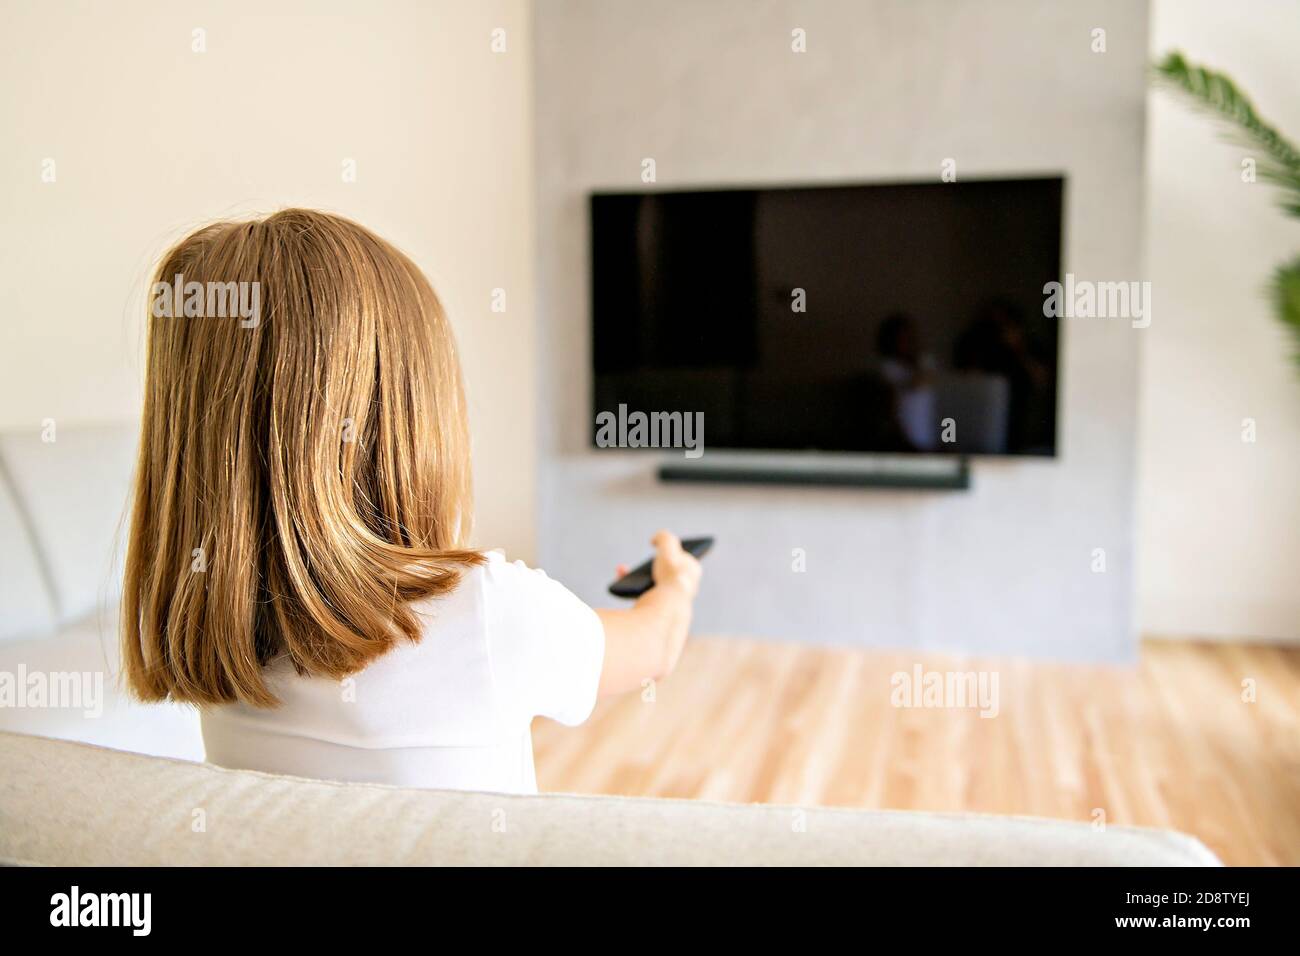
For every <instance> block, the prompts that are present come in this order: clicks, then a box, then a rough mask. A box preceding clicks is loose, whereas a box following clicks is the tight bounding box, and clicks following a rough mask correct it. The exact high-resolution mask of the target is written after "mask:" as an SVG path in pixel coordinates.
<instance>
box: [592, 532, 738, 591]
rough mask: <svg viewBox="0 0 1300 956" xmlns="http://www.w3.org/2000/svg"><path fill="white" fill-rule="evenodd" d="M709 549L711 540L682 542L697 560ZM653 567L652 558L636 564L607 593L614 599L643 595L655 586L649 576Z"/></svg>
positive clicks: (685, 539) (702, 539) (691, 539)
mask: <svg viewBox="0 0 1300 956" xmlns="http://www.w3.org/2000/svg"><path fill="white" fill-rule="evenodd" d="M711 547H713V539H712V538H684V539H683V540H682V549H683V550H685V551H689V552H690V553H691V554H693V555H695V556H696V557H697V558H702V557H704V556H705V555H706V554H708V553H709V548H711ZM653 566H654V558H651V559H650V560H649V561H647V562H646V563H645V564H638V565H637V566H636V567H635V568H633V569H632V570H631V571H629V572H628V573H627V574H625V575H623V576H622V577H621V578H619V579H618V580H617V581H615V582H614V583H613V584H611V585H610V586H609V593H610V594H612V595H614V597H621V598H636V597H640V596H641V595H642V594H645V592H646V591H649V590H650V589H651V588H652V587H654V586H655V581H654V578H653V577H652V576H651V574H650V569H651V567H653Z"/></svg>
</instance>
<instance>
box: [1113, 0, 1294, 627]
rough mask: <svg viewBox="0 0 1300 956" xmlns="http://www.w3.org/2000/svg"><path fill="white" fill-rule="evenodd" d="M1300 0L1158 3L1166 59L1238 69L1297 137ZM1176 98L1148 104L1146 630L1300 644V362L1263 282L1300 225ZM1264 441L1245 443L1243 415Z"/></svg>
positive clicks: (1158, 32)
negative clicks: (1179, 53)
mask: <svg viewBox="0 0 1300 956" xmlns="http://www.w3.org/2000/svg"><path fill="white" fill-rule="evenodd" d="M1297 42H1300V4H1296V3H1295V2H1293V0H1288V2H1268V0H1261V2H1255V3H1251V4H1249V5H1248V6H1247V7H1242V8H1240V9H1238V10H1236V11H1235V12H1234V13H1231V14H1230V13H1228V12H1227V10H1226V9H1225V7H1224V5H1223V4H1222V3H1217V2H1213V0H1177V2H1169V0H1158V2H1157V3H1156V4H1155V5H1154V7H1153V24H1152V42H1151V50H1152V55H1153V56H1159V55H1161V54H1163V53H1164V52H1166V51H1168V50H1170V49H1175V48H1177V49H1181V50H1183V52H1184V53H1185V54H1186V55H1187V56H1188V57H1189V58H1190V59H1192V60H1194V61H1196V62H1199V63H1203V64H1205V65H1207V66H1212V67H1214V68H1217V69H1220V70H1222V71H1223V72H1225V73H1227V74H1228V75H1229V76H1231V77H1233V79H1234V80H1235V81H1236V82H1237V83H1238V84H1239V85H1240V86H1241V87H1242V89H1244V90H1245V91H1246V93H1247V94H1249V95H1250V96H1251V97H1252V98H1253V100H1254V101H1255V105H1256V108H1257V109H1258V110H1259V111H1260V113H1261V114H1262V115H1263V116H1264V117H1265V118H1266V119H1268V120H1269V121H1270V122H1272V123H1273V124H1274V125H1275V126H1277V127H1278V128H1279V130H1280V131H1281V132H1282V133H1283V134H1284V135H1286V136H1287V137H1289V138H1290V139H1291V141H1292V142H1300V87H1297V85H1296V75H1295V74H1296V71H1295V66H1296V56H1297V54H1296V45H1297ZM1219 130H1220V127H1219V126H1218V125H1217V124H1215V123H1214V122H1212V121H1211V120H1210V118H1209V117H1207V116H1206V115H1204V114H1201V113H1198V112H1195V111H1194V110H1192V109H1190V108H1189V107H1188V106H1187V104H1186V102H1185V101H1184V100H1182V99H1181V98H1179V97H1176V96H1175V95H1174V94H1172V93H1169V92H1153V93H1152V94H1151V97H1150V127H1149V131H1148V144H1147V148H1148V173H1147V210H1148V225H1147V262H1148V265H1149V270H1150V278H1151V281H1152V283H1153V289H1154V294H1155V301H1156V304H1157V305H1156V309H1157V312H1156V318H1155V320H1154V321H1153V323H1152V326H1151V328H1150V329H1148V330H1147V332H1148V335H1147V337H1146V343H1145V353H1144V358H1143V362H1144V365H1143V378H1142V418H1141V442H1140V447H1141V449H1142V455H1141V459H1140V475H1141V482H1140V487H1141V497H1140V502H1141V505H1140V517H1141V538H1140V543H1141V564H1140V582H1141V584H1140V594H1141V601H1140V604H1139V609H1140V620H1141V623H1142V628H1143V630H1144V631H1146V632H1150V633H1158V634H1167V635H1178V636H1181V635H1204V636H1214V637H1225V638H1252V637H1256V638H1258V637H1265V638H1290V639H1293V640H1294V639H1300V588H1297V586H1296V581H1297V567H1300V492H1297V485H1298V484H1300V367H1297V365H1296V364H1295V362H1294V361H1293V360H1292V358H1291V356H1292V355H1293V353H1294V345H1293V343H1292V341H1291V340H1289V339H1288V338H1287V336H1286V335H1285V333H1284V331H1283V327H1282V325H1281V323H1280V322H1278V321H1277V319H1276V318H1274V315H1273V313H1272V310H1271V309H1270V307H1269V305H1268V302H1267V300H1266V298H1265V296H1264V293H1263V289H1264V287H1265V284H1266V282H1267V280H1268V277H1269V274H1270V273H1271V271H1272V269H1273V267H1274V266H1275V265H1277V264H1279V263H1280V262H1282V261H1284V260H1289V259H1290V258H1292V257H1293V256H1295V255H1296V254H1297V253H1300V220H1296V219H1294V218H1287V217H1286V216H1284V215H1283V214H1282V212H1281V211H1280V210H1279V209H1278V208H1277V206H1276V205H1275V200H1276V197H1277V192H1276V191H1275V190H1274V189H1273V188H1272V187H1270V186H1269V185H1268V184H1266V183H1264V182H1262V181H1261V182H1257V183H1253V184H1248V183H1244V182H1242V179H1241V173H1242V168H1241V161H1242V158H1243V157H1245V156H1250V155H1254V153H1253V152H1252V150H1251V149H1250V148H1248V147H1245V146H1242V145H1240V144H1233V143H1230V142H1225V140H1224V138H1223V137H1222V135H1221V134H1220V132H1219ZM1247 418H1251V419H1254V420H1255V429H1256V441H1255V442H1254V443H1253V444H1251V443H1247V442H1244V441H1243V440H1242V435H1243V428H1242V422H1243V420H1244V419H1247Z"/></svg>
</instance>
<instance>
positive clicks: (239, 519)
mask: <svg viewBox="0 0 1300 956" xmlns="http://www.w3.org/2000/svg"><path fill="white" fill-rule="evenodd" d="M173 283H174V284H175V286H176V288H175V289H173V292H174V293H175V296H176V302H177V304H178V305H182V307H181V308H178V309H176V310H162V311H163V312H164V313H170V314H171V315H172V316H174V317H151V318H150V319H149V337H148V359H147V381H146V385H145V401H144V420H143V430H142V435H141V449H140V461H139V467H138V473H137V476H136V486H135V500H134V506H133V510H132V518H131V530H130V543H129V549H128V556H127V564H126V577H125V595H124V599H123V646H124V660H125V668H126V676H127V680H128V682H129V685H130V687H131V690H132V691H133V692H134V693H135V694H136V695H137V696H138V697H140V698H142V699H144V700H149V701H157V700H173V701H184V702H188V703H193V704H195V705H198V706H199V707H200V708H201V710H202V718H203V737H204V743H205V746H206V749H207V755H208V759H209V760H211V761H212V762H214V763H217V764H220V765H222V766H227V767H242V768H250V769H254V770H263V771H269V772H274V773H286V774H294V775H297V776H304V777H317V778H326V779H337V780H365V781H375V782H381V783H389V784H398V785H403V786H416V787H445V788H458V789H475V790H494V791H503V792H516V793H530V792H536V789H537V783H536V779H535V776H534V772H533V755H532V740H531V737H530V733H529V725H530V723H531V721H532V719H533V717H535V716H537V715H542V716H546V717H551V718H553V719H555V720H558V721H561V722H563V723H566V724H570V725H572V724H579V723H581V722H582V721H583V720H585V719H586V718H587V716H588V714H590V713H591V709H592V706H593V705H594V703H595V700H596V697H597V696H598V695H607V694H617V693H621V692H624V691H628V690H632V689H638V688H640V686H641V683H642V681H643V680H645V679H646V678H658V677H662V676H664V675H666V674H668V673H669V672H670V671H671V670H672V669H673V666H674V665H675V664H676V662H677V659H678V656H679V655H680V654H681V650H682V645H683V644H684V642H685V640H686V634H687V629H688V627H689V624H690V618H691V603H692V601H693V600H694V597H695V593H696V590H697V589H698V587H699V579H700V566H699V563H698V562H697V561H696V560H695V559H694V558H693V557H691V556H690V555H689V554H687V553H685V552H684V551H683V550H682V548H681V545H680V543H679V542H678V540H677V538H676V537H674V536H673V535H672V534H669V533H668V532H666V531H661V532H659V533H658V534H657V535H655V537H654V539H653V544H654V546H655V549H656V556H655V559H654V581H655V586H654V587H653V588H651V590H650V591H648V592H646V594H645V595H644V596H642V597H641V598H640V599H639V600H638V601H637V602H636V603H635V604H634V605H632V606H631V607H629V608H627V609H624V610H615V611H593V610H591V609H590V608H588V607H587V606H586V605H585V604H583V603H582V602H581V601H579V600H578V599H577V598H576V597H574V596H573V595H572V594H571V593H570V592H569V591H567V590H566V589H565V588H564V587H562V586H561V585H560V584H558V583H556V582H554V581H552V580H550V579H549V578H548V577H547V576H546V575H545V574H544V573H543V572H541V571H534V570H530V569H528V568H527V567H525V566H524V565H523V564H522V563H520V562H518V561H516V562H513V563H510V562H507V561H506V560H505V559H504V558H502V557H501V555H500V554H499V553H487V554H484V553H481V552H479V551H475V550H471V549H469V548H468V547H467V544H466V542H467V541H468V538H469V530H470V519H471V515H472V507H471V500H470V463H469V437H468V433H467V426H466V417H465V401H464V397H463V394H462V390H461V381H460V368H459V364H458V362H457V358H456V351H455V345H454V342H453V339H452V333H451V328H450V325H449V324H448V322H447V317H446V315H445V314H444V312H443V310H442V306H441V305H440V304H439V302H438V299H437V297H436V296H435V295H434V292H433V289H432V288H431V287H430V285H429V283H428V281H427V280H426V279H425V277H424V276H423V275H422V274H421V273H420V271H419V269H417V268H416V266H415V265H414V264H413V263H412V262H411V261H410V260H409V259H408V258H407V257H406V256H404V255H403V254H402V253H400V252H398V251H397V250H396V249H394V248H393V247H392V246H390V245H389V244H388V243H386V242H384V241H383V240H382V239H380V238H378V237H377V236H375V235H374V234H372V233H371V232H369V231H367V230H366V229H363V228H362V227H361V226H358V225H357V224H355V223H353V222H349V221H348V220H346V219H342V218H340V217H338V216H332V215H328V214H326V213H320V212H313V211H310V210H304V209H289V210H285V211H283V212H279V213H276V214H275V215H272V216H269V217H267V218H265V219H260V220H255V221H251V222H223V223H218V224H214V225H210V226H207V227H205V228H203V229H200V230H199V231H198V232H195V233H194V234H193V235H191V236H189V237H188V238H186V239H184V240H183V241H182V242H181V243H180V244H178V245H177V246H176V247H175V248H173V249H172V250H171V251H170V252H168V253H167V254H166V255H165V256H164V258H163V261H162V262H161V264H160V266H159V269H158V273H157V276H156V282H155V285H154V288H155V289H158V288H160V285H159V284H164V285H163V288H166V284H173ZM195 283H197V285H195ZM231 283H236V284H241V285H230V284H231ZM242 283H248V284H249V285H242ZM214 289H215V290H217V293H219V294H220V293H223V290H227V291H228V290H233V289H241V290H243V289H246V290H251V291H252V292H253V293H255V294H250V295H248V296H245V297H243V298H241V301H250V302H255V303H257V306H258V314H257V315H254V316H244V315H243V314H242V313H241V314H240V315H236V316H235V317H229V316H228V315H227V312H226V310H225V309H214V308H213V305H214V294H213V291H212V290H214ZM205 290H206V298H205ZM191 293H194V294H193V295H191ZM158 312H159V310H154V315H155V316H157V315H158ZM217 313H220V314H217Z"/></svg>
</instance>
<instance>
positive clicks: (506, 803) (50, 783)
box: [0, 734, 1217, 866]
mask: <svg viewBox="0 0 1300 956" xmlns="http://www.w3.org/2000/svg"><path fill="white" fill-rule="evenodd" d="M200 822H201V824H202V826H201V827H200V825H199V824H200ZM0 861H4V862H9V863H36V864H53V865H72V866H86V865H91V866H94V865H107V864H123V865H162V864H211V865H230V864H237V865H260V864H278V865H298V864H308V865H310V864H472V865H479V864H482V865H494V864H507V865H508V864H542V863H544V864H570V865H581V864H615V865H617V864H629V865H631V864H639V865H653V864H679V865H692V864H746V865H764V864H791V865H802V864H850V865H851V864H875V865H942V864H952V865H985V864H988V865H1036V864H1045V865H1085V866H1086V865H1129V864H1131V865H1148V866H1174V865H1213V864H1215V863H1217V860H1216V859H1215V858H1214V856H1213V854H1211V853H1210V852H1209V851H1208V850H1207V849H1206V848H1205V847H1204V846H1202V845H1201V844H1200V843H1199V842H1198V841H1196V840H1194V839H1192V838H1191V837H1188V836H1184V835H1182V834H1179V833H1172V832H1167V831H1160V830H1142V829H1135V828H1129V827H1115V826H1112V827H1108V828H1106V830H1105V831H1097V830H1094V829H1093V828H1092V827H1091V826H1090V825H1088V824H1086V823H1064V822H1058V821H1048V820H1034V819H1019V818H1003V817H986V816H960V815H945V814H931V813H898V812H875V811H864V810H835V809H808V810H797V809H793V808H789V807H773V806H761V805H753V806H739V805H727V804H716V803H701V802H695V801H684V800H649V799H628V798H620V797H582V796H567V795H544V796H540V797H519V796H504V795H498V794H487V793H456V792H451V791H436V790H400V789H395V788H391V787H382V786H376V785H372V784H339V783H325V782H320V781H309V780H297V779H293V778H289V777H276V776H270V775H266V774H259V773H252V772H248V771H234V770H222V769H220V768H217V767H212V766H208V765H206V764H194V763H185V762H183V761H178V760H166V759H162V758H158V757H146V756H142V755H139V754H130V753H124V752H120V751H114V750H105V749H103V748H99V747H93V746H90V745H87V744H79V743H70V742H67V741H59V740H47V739H43V738H39V737H27V736H20V735H16V734H0Z"/></svg>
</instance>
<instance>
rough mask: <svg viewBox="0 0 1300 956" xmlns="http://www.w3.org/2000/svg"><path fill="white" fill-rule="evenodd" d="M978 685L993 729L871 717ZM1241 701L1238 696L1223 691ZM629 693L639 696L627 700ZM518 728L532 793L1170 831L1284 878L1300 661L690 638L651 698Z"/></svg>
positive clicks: (960, 717) (955, 716) (1296, 849)
mask: <svg viewBox="0 0 1300 956" xmlns="http://www.w3.org/2000/svg"><path fill="white" fill-rule="evenodd" d="M917 663H919V664H921V666H922V667H923V668H924V670H925V671H926V672H929V671H932V670H934V671H950V670H955V671H985V672H989V673H992V672H996V673H997V675H998V704H999V708H998V714H997V716H996V717H993V718H982V717H980V715H979V712H978V710H976V709H952V708H948V709H927V708H903V707H895V706H893V705H892V704H891V693H892V688H891V683H890V679H891V675H893V674H894V673H896V672H899V671H904V672H908V673H909V674H910V673H912V672H913V668H914V666H915V665H916V664H917ZM1247 679H1249V680H1253V681H1254V687H1255V694H1256V700H1255V702H1254V703H1246V702H1244V701H1243V700H1242V694H1243V687H1242V682H1243V680H1247ZM643 696H648V695H643ZM653 696H654V699H653V702H651V701H649V700H643V699H642V696H638V695H636V694H630V695H625V696H624V697H621V698H616V699H613V700H608V701H602V702H601V703H600V704H598V705H597V708H596V711H595V713H594V714H593V715H592V717H591V719H590V720H589V721H588V722H587V723H586V724H584V725H583V726H581V727H578V728H567V727H562V726H560V725H558V724H553V723H551V722H549V721H544V720H539V721H537V722H536V723H535V724H534V727H533V739H534V750H535V756H536V763H537V774H538V781H539V784H540V786H541V789H542V790H544V791H547V790H549V791H568V792H578V793H609V794H626V795H645V796H664V797H688V798H704V799H710V800H725V801H735V802H742V803H745V802H764V803H783V804H807V805H833V806H851V807H871V808H890V809H914V810H941V811H963V810H964V811H976V812H983V813H1002V814H1028V815H1034V816H1044V817H1060V818H1066V819H1072V820H1082V821H1091V820H1093V819H1094V815H1095V814H1096V813H1097V812H1098V811H1101V812H1104V813H1105V819H1106V821H1107V822H1108V823H1114V824H1121V823H1126V824H1138V825H1143V826H1156V827H1170V828H1173V829H1177V830H1182V831H1185V832H1187V833H1192V834H1194V835H1196V836H1198V837H1200V839H1201V840H1202V841H1203V842H1205V843H1206V845H1208V846H1209V847H1210V848H1211V849H1212V850H1214V852H1215V853H1217V854H1218V855H1219V857H1220V858H1221V859H1222V860H1223V861H1224V862H1225V863H1228V864H1229V865H1243V864H1256V865H1278V864H1282V865H1292V866H1294V865H1300V647H1290V648H1285V647H1282V646H1268V645H1248V644H1229V643H1220V644H1202V643H1193V642H1187V641H1148V642H1146V643H1144V644H1143V646H1142V653H1141V658H1140V662H1139V663H1138V664H1137V665H1136V666H1134V667H1096V666H1079V665H1065V664H1043V663H1036V662H1028V661H1022V660H992V659H975V658H970V659H956V658H946V657H939V656H934V655H917V654H913V653H906V654H904V653H889V652H880V651H859V650H841V649H831V648H817V647H809V646H806V645H795V644H779V643H768V642H755V641H748V640H741V639H736V638H723V637H715V638H695V639H693V640H692V641H691V643H690V644H689V645H688V646H687V650H686V653H685V654H684V655H683V657H682V660H681V662H680V664H679V665H678V668H677V671H676V672H675V673H674V674H673V675H672V676H671V677H669V678H668V679H667V680H664V681H661V682H659V684H658V685H657V686H656V687H655V688H654V695H653Z"/></svg>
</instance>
